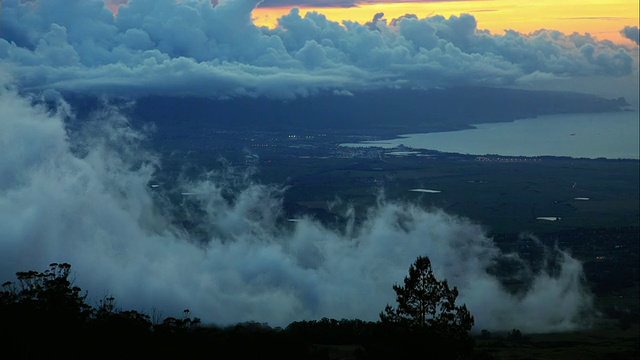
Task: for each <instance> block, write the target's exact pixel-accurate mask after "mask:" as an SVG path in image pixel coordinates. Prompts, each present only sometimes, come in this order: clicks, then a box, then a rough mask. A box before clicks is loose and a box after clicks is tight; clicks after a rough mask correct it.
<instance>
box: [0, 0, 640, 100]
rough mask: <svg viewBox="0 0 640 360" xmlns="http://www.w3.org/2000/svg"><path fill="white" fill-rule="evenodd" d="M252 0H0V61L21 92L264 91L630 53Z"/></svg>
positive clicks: (533, 75) (528, 75)
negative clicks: (264, 11)
mask: <svg viewBox="0 0 640 360" xmlns="http://www.w3.org/2000/svg"><path fill="white" fill-rule="evenodd" d="M258 4H260V1H259V0H250V1H244V0H225V1H221V2H220V3H219V4H218V5H217V6H212V5H211V3H210V2H206V1H195V0H191V1H180V2H176V1H174V0H130V1H129V2H128V5H127V6H121V7H120V8H119V12H118V15H117V17H114V16H113V14H112V12H111V11H109V10H108V9H107V8H105V6H104V3H103V2H102V1H98V0H92V1H55V0H52V1H29V2H24V1H19V0H5V1H4V2H3V4H2V5H3V6H2V12H1V15H0V16H1V19H0V20H1V22H2V24H3V28H2V38H0V59H2V65H4V67H6V68H7V69H8V71H9V72H10V73H11V74H12V76H13V77H14V78H15V79H16V81H17V84H18V86H20V88H21V89H24V90H33V91H40V90H45V89H55V90H57V91H68V92H82V93H87V94H96V95H124V96H143V95H149V94H154V95H164V94H171V95H198V96H209V97H229V96H270V97H278V98H291V97H295V96H308V95H310V94H315V93H318V92H321V91H334V90H339V91H350V92H354V91H358V90H364V89H371V88H381V87H386V88H397V87H418V88H430V87H437V86H448V85H495V86H501V85H514V84H517V83H520V82H523V81H531V80H532V79H552V78H563V77H587V76H593V75H598V76H607V77H618V76H624V75H628V74H630V73H631V72H632V71H633V69H634V66H637V51H633V49H628V48H626V47H623V46H620V45H616V44H613V43H611V42H609V41H598V40H597V39H596V38H594V37H592V36H591V35H589V34H577V33H574V34H563V33H560V32H556V31H547V30H540V31H537V32H535V33H532V34H528V35H525V34H521V33H518V32H515V31H506V32H505V33H504V34H502V35H492V34H490V33H488V32H487V31H483V30H481V29H478V28H477V23H476V20H475V18H474V17H473V16H471V15H466V14H462V15H460V16H452V17H450V18H444V17H442V16H433V17H428V18H417V17H415V16H411V15H407V16H405V17H403V18H400V19H392V20H391V19H389V20H387V19H385V18H384V15H383V14H378V15H377V16H375V17H374V19H372V21H371V22H369V23H366V24H361V23H353V22H345V23H343V24H339V23H337V22H333V21H329V20H328V19H327V18H326V17H325V16H324V15H322V14H319V13H309V14H307V15H305V16H304V17H302V16H301V15H300V13H299V11H298V10H297V9H295V8H294V9H292V10H291V12H290V13H289V14H288V15H285V16H283V17H282V18H280V19H279V25H278V26H277V27H276V28H274V29H268V28H260V27H256V26H255V25H254V24H253V22H252V19H251V14H252V11H253V9H254V8H255V7H256V6H257V5H258Z"/></svg>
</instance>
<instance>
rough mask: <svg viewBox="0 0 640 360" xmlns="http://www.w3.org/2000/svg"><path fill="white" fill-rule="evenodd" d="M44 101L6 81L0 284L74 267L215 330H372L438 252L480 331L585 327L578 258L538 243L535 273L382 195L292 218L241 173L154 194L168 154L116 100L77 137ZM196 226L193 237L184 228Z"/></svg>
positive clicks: (119, 292) (480, 239)
mask: <svg viewBox="0 0 640 360" xmlns="http://www.w3.org/2000/svg"><path fill="white" fill-rule="evenodd" d="M40 101H41V99H38V98H26V97H23V96H20V95H18V93H17V92H16V91H15V89H13V88H12V87H11V86H7V85H4V86H2V87H0V108H2V112H0V124H1V125H0V126H1V128H0V130H1V131H0V151H1V152H2V153H3V154H4V156H3V157H2V158H1V160H0V278H2V279H4V280H13V279H14V273H15V272H16V271H25V270H43V269H46V268H47V266H48V264H49V263H51V262H68V263H70V264H72V266H73V271H74V272H75V273H76V280H75V284H76V285H78V286H80V287H81V288H82V289H84V290H88V291H89V294H90V297H89V299H91V300H94V301H97V300H99V299H101V298H102V297H103V296H105V295H113V296H114V297H115V298H116V300H117V301H118V305H119V306H121V307H122V308H124V309H135V310H138V311H143V312H146V313H148V314H152V313H153V311H157V312H159V313H160V314H161V315H162V316H179V314H181V313H182V310H183V309H185V308H188V309H190V310H191V314H192V315H193V316H196V317H199V318H201V319H202V320H203V321H204V322H205V323H216V324H233V323H236V322H242V321H258V322H266V323H268V324H270V325H272V326H286V325H288V324H289V323H290V322H292V321H300V320H311V319H320V318H322V317H328V318H336V319H342V318H347V319H362V320H372V321H376V320H378V314H379V312H380V311H382V310H383V308H384V306H385V305H386V304H387V303H394V302H395V294H394V293H393V291H392V285H393V284H395V283H400V282H401V281H402V279H403V278H404V276H405V275H406V274H407V271H408V268H409V265H410V264H411V263H413V262H414V261H415V258H416V257H417V256H418V255H427V256H429V257H430V258H431V260H432V263H433V266H434V271H435V273H436V276H437V277H438V278H441V279H448V280H449V282H450V283H451V284H452V285H455V286H458V288H459V289H460V298H459V300H460V301H461V302H462V303H466V304H467V305H468V307H469V309H470V311H471V312H472V313H473V315H474V316H475V318H476V330H480V329H490V330H510V329H512V328H519V329H521V330H522V331H525V332H536V331H563V330H568V329H575V328H577V327H579V326H581V325H583V323H582V321H584V320H585V319H587V318H586V317H585V313H584V312H585V311H588V310H589V309H590V306H591V297H590V295H589V294H588V292H587V291H586V288H585V287H584V285H583V279H582V277H583V273H582V267H581V264H580V263H579V262H578V261H577V260H575V259H573V258H572V257H570V256H569V255H568V254H566V253H563V252H562V251H559V250H553V249H547V248H546V247H544V246H542V245H538V246H540V248H541V249H543V250H544V251H548V252H549V255H550V256H549V257H545V260H544V261H545V262H543V263H542V264H537V265H535V264H534V265H530V264H528V263H527V262H525V261H523V260H521V259H519V258H518V257H517V256H515V255H512V254H505V253H503V252H501V251H500V250H499V249H498V248H497V247H496V246H495V244H494V243H493V241H492V240H491V239H490V238H489V237H488V236H487V235H486V234H485V233H484V232H483V229H482V228H481V226H479V225H478V224H474V223H472V222H471V221H469V220H467V219H464V218H459V217H456V216H453V215H450V214H447V213H445V212H442V211H440V210H425V209H421V208H419V207H417V206H415V205H413V204H410V203H395V202H391V201H386V200H384V199H383V198H381V199H380V203H379V205H378V206H376V207H374V208H371V209H370V210H369V212H368V213H367V214H361V215H362V217H363V218H364V222H363V223H357V224H356V222H353V221H352V222H348V223H347V224H346V225H345V226H344V227H342V228H330V227H327V226H325V225H323V224H321V223H319V222H317V221H315V220H314V219H312V218H307V219H302V221H298V222H288V221H286V219H285V218H284V215H283V211H282V208H281V199H282V194H283V193H282V191H283V189H280V188H278V187H277V186H266V185H261V184H258V183H255V182H253V181H251V177H250V176H244V174H243V173H240V174H238V176H234V175H233V172H230V173H225V174H219V173H204V174H202V176H200V177H197V178H196V179H194V178H191V180H184V181H180V182H178V183H176V184H175V188H170V189H166V190H162V189H163V187H162V186H158V187H154V186H150V185H152V184H154V178H155V176H156V175H157V173H158V172H160V171H161V169H162V166H161V165H162V164H161V161H160V159H158V158H157V157H155V156H154V154H153V153H151V152H149V151H147V150H146V149H145V147H144V146H143V144H144V140H145V136H144V135H145V134H143V133H138V132H134V131H133V130H132V129H131V128H130V127H129V125H128V121H127V119H126V118H125V117H123V116H122V115H120V114H119V113H118V112H117V111H115V110H114V109H109V108H108V107H106V108H105V109H104V111H103V112H101V113H99V114H96V115H95V116H94V117H92V118H91V119H85V121H83V124H84V125H83V126H82V127H80V128H79V129H75V130H74V131H70V130H68V126H69V123H68V122H67V121H68V120H69V119H70V118H72V117H73V112H72V111H71V110H73V109H70V108H69V107H68V106H66V105H65V104H64V103H60V104H59V105H58V106H57V107H56V109H57V110H55V111H54V110H51V109H50V108H46V107H44V106H41V105H37V104H38V103H40ZM34 104H35V105H34ZM229 174H231V175H229ZM232 189H233V190H232ZM172 195H178V196H179V197H178V200H172V201H171V200H170V199H171V196H172ZM180 196H181V198H180ZM181 199H182V200H181ZM187 205H188V206H187ZM196 210H197V211H196ZM172 214H181V219H176V218H174V215H172ZM185 217H186V218H190V220H191V221H192V222H195V224H196V225H197V227H198V230H200V231H199V232H198V234H199V235H198V236H195V235H193V232H192V231H187V230H186V229H185V228H183V227H182V226H180V225H179V224H180V221H176V220H184V218H185ZM203 234H204V235H203ZM523 241H529V242H530V243H531V244H534V245H535V239H534V238H530V239H528V240H527V239H523ZM547 261H548V264H547V263H546V262H547ZM498 263H508V264H511V266H512V268H513V269H517V271H514V272H512V274H513V277H515V278H521V279H526V280H527V281H528V285H529V286H528V287H527V289H526V291H523V292H521V293H519V294H511V293H510V292H509V291H507V290H506V289H505V288H504V287H503V286H502V284H501V282H500V281H499V280H498V278H497V277H496V276H494V275H492V270H491V269H492V268H494V267H495V266H496V264H498ZM4 280H3V281H4ZM587 314H588V313H587Z"/></svg>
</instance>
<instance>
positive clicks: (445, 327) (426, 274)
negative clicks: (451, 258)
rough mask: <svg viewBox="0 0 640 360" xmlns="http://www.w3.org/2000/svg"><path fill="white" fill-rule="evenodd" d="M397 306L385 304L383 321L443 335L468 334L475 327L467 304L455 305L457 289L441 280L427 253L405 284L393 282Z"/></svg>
mask: <svg viewBox="0 0 640 360" xmlns="http://www.w3.org/2000/svg"><path fill="white" fill-rule="evenodd" d="M393 290H394V291H395V292H396V301H397V303H398V306H397V307H396V308H393V307H392V306H391V305H388V304H387V306H386V307H385V309H384V311H383V312H381V313H380V319H381V321H382V322H384V323H395V324H400V325H404V326H406V327H409V328H411V329H421V330H424V329H428V330H433V331H435V332H437V333H439V334H441V335H446V336H452V337H465V336H467V335H468V333H469V331H470V330H471V328H472V327H473V324H474V319H473V316H471V314H470V313H469V310H467V307H466V305H462V306H456V304H455V301H456V298H457V297H458V289H457V288H456V287H455V286H454V287H453V289H451V288H449V284H448V283H447V281H446V280H443V281H438V280H437V279H436V277H435V275H434V274H433V270H432V269H431V261H430V260H429V258H428V257H427V256H419V257H418V258H417V260H416V261H415V263H413V264H412V265H411V267H410V268H409V275H408V276H407V277H405V278H404V286H400V285H393Z"/></svg>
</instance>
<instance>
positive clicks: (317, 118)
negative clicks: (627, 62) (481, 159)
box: [69, 87, 629, 135]
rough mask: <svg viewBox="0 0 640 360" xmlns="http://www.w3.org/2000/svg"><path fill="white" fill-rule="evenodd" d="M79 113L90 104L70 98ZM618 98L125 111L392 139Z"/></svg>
mask: <svg viewBox="0 0 640 360" xmlns="http://www.w3.org/2000/svg"><path fill="white" fill-rule="evenodd" d="M69 99H70V102H71V103H72V105H73V106H74V107H76V108H79V109H80V110H81V111H89V110H90V109H92V108H95V107H97V106H98V101H97V99H91V98H84V97H81V96H75V95H74V96H70V97H69ZM626 106H629V104H628V103H627V101H626V100H625V99H624V98H618V99H606V98H602V97H598V96H595V95H590V94H582V93H576V92H561V91H534V90H519V89H508V88H491V87H455V88H447V89H431V90H401V89H393V90H375V91H367V92H361V93H355V94H353V95H335V94H333V93H327V94H320V95H316V96H309V97H304V98H299V99H295V100H287V101H283V100H276V99H267V98H250V97H245V98H232V99H226V100H217V99H208V98H195V97H184V98H183V97H160V96H153V97H144V98H139V99H137V100H136V103H135V106H134V107H133V108H131V110H130V116H131V117H132V118H133V119H134V121H139V122H154V123H156V124H157V125H158V126H159V127H169V128H174V127H176V126H178V127H179V126H181V125H187V124H189V125H195V126H196V127H200V126H204V127H213V128H218V129H220V130H236V131H237V130H242V129H247V130H264V131H292V130H309V131H336V132H348V133H367V134H375V135H392V134H400V133H408V132H435V131H451V130H459V129H465V128H469V127H470V125H471V124H479V123H492V122H508V121H513V120H517V119H521V118H530V117H536V116H540V115H549V114H566V113H594V112H615V111H623V110H624V108H625V107H626Z"/></svg>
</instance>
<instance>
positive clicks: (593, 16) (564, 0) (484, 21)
mask: <svg viewBox="0 0 640 360" xmlns="http://www.w3.org/2000/svg"><path fill="white" fill-rule="evenodd" d="M299 8H300V15H301V16H304V15H305V14H306V13H307V12H310V11H316V12H318V13H321V14H324V15H326V16H327V18H328V19H329V20H333V21H337V22H342V21H345V20H350V21H355V22H359V23H365V22H367V21H370V20H371V19H373V16H374V15H375V14H376V13H380V12H381V13H384V14H385V18H386V19H387V20H391V19H394V18H398V17H400V16H402V15H405V14H415V15H417V16H418V17H420V18H424V17H428V16H433V15H442V16H444V17H447V18H448V17H450V16H451V15H455V16H460V14H463V13H468V14H472V15H473V16H474V17H475V18H476V20H477V21H478V28H479V29H483V30H489V31H490V32H491V33H494V34H502V33H503V32H504V30H508V29H511V30H515V31H518V32H520V33H525V34H527V33H530V32H533V31H535V30H539V29H547V30H559V31H562V32H564V33H567V34H571V33H574V32H578V33H581V34H582V33H589V34H591V35H593V36H594V37H596V38H598V39H600V40H603V39H608V40H611V41H615V42H619V43H630V41H629V40H627V39H625V38H623V37H622V36H621V35H620V30H622V29H623V28H624V27H625V26H638V11H639V9H638V1H637V0H595V1H589V0H585V1H578V0H538V1H517V0H495V1H491V0H487V1H447V2H424V3H416V2H406V3H403V2H396V3H379V4H363V5H360V6H358V7H352V8H305V7H299ZM290 10H291V8H290V7H288V8H262V7H258V8H257V9H255V10H254V12H253V16H254V22H255V24H256V25H259V26H269V27H273V26H274V25H275V24H276V21H277V19H278V18H279V17H281V16H282V15H285V14H288V13H289V11H290Z"/></svg>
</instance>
